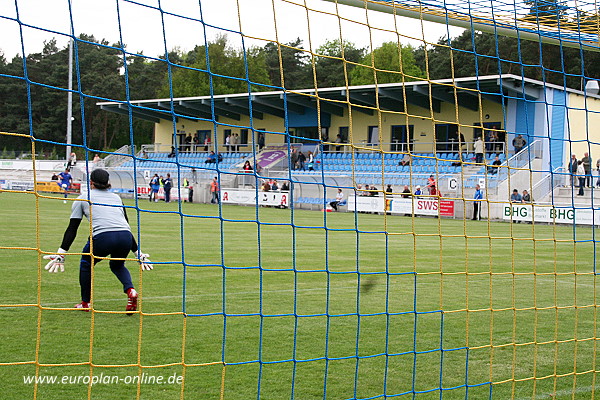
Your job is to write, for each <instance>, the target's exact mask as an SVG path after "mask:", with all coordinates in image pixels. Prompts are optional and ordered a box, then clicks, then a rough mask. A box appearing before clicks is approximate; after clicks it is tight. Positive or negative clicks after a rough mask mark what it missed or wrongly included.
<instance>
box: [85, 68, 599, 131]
mask: <svg viewBox="0 0 600 400" xmlns="http://www.w3.org/2000/svg"><path fill="white" fill-rule="evenodd" d="M543 87H552V88H555V89H559V90H565V88H563V87H559V86H554V85H549V84H544V83H543V82H540V81H536V80H533V79H528V78H521V77H519V76H516V75H510V74H507V75H492V76H480V77H469V78H456V79H442V80H436V81H415V82H405V83H387V84H378V85H363V86H349V87H334V88H324V89H320V88H319V89H316V90H315V89H303V90H280V91H270V92H253V93H238V94H226V95H215V96H198V97H181V98H173V99H169V98H166V99H152V100H132V101H129V102H127V101H119V102H100V103H97V105H99V106H100V108H101V109H102V110H106V111H110V112H114V113H119V114H125V115H129V113H130V112H131V115H132V117H134V118H140V119H144V120H147V121H152V122H155V123H158V122H160V120H169V121H172V120H173V118H175V119H176V120H178V119H179V118H184V119H192V120H198V119H200V120H218V119H219V117H226V118H231V119H233V120H240V119H241V116H242V115H245V116H249V115H250V114H252V117H253V118H256V119H263V118H264V116H265V114H267V115H268V114H270V115H274V116H277V117H279V118H285V117H286V111H290V112H294V113H297V114H304V112H305V111H306V109H313V110H317V109H318V110H320V111H321V113H328V114H330V115H337V116H343V115H344V111H345V110H347V109H348V107H352V111H353V112H359V113H363V114H368V115H374V113H375V112H376V111H377V110H378V109H381V110H384V111H395V112H404V111H405V109H406V107H405V106H406V104H411V105H416V106H419V107H423V108H425V109H430V108H431V109H432V110H433V111H434V112H440V109H441V104H442V103H444V102H446V103H452V104H455V103H456V102H458V105H459V106H461V107H465V108H467V109H471V110H474V111H477V110H478V109H479V104H480V97H481V100H489V101H494V102H497V103H501V104H502V103H503V102H505V101H506V100H507V99H509V98H513V99H522V100H530V101H535V100H539V99H540V98H541V96H543V94H542V91H541V89H542V88H543ZM567 91H570V92H576V93H579V94H583V92H580V91H576V90H571V89H567ZM594 97H596V96H594ZM346 115H347V114H346Z"/></svg>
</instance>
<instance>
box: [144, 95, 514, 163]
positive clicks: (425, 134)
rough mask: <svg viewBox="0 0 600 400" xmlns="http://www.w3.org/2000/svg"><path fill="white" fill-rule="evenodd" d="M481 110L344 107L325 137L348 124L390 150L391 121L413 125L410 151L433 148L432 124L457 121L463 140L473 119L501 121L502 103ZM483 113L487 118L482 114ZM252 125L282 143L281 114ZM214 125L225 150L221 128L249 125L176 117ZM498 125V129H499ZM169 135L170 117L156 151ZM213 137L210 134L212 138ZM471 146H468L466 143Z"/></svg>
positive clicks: (359, 143) (355, 136) (184, 126)
mask: <svg viewBox="0 0 600 400" xmlns="http://www.w3.org/2000/svg"><path fill="white" fill-rule="evenodd" d="M482 105H483V109H482V111H481V112H480V111H473V110H469V109H466V108H463V107H459V109H458V121H457V115H456V110H455V107H454V105H453V104H450V103H442V106H441V112H440V113H435V114H434V116H433V119H432V117H431V112H430V110H429V109H425V108H421V107H418V106H414V105H409V106H408V109H407V113H394V112H390V111H385V110H382V111H381V112H380V113H377V112H374V113H373V115H367V114H365V113H362V112H360V111H357V110H355V109H353V110H352V113H350V112H349V111H348V109H345V110H344V115H343V116H336V115H332V116H331V125H330V127H329V140H330V141H331V142H335V139H336V137H337V134H338V132H339V128H340V127H348V128H349V137H348V141H349V142H350V143H351V144H352V145H354V146H356V147H358V148H359V149H360V148H363V147H365V148H367V147H368V148H369V149H379V150H383V151H390V150H391V146H390V142H391V127H392V126H394V125H414V136H413V139H414V148H413V151H414V152H425V153H431V152H435V146H434V145H433V143H434V141H435V140H434V139H435V135H434V133H435V125H436V124H455V123H457V122H458V124H459V131H460V132H462V133H463V134H464V136H465V140H466V141H467V142H472V141H473V132H474V126H475V123H481V122H484V123H485V122H494V121H503V120H504V117H503V115H502V106H501V105H500V104H498V103H495V102H490V101H483V103H482ZM486 116H487V118H486ZM253 123H254V127H255V128H256V129H260V130H263V129H264V130H267V131H270V132H273V133H271V134H267V135H266V138H265V142H266V144H267V145H269V144H270V145H273V144H283V143H285V134H284V133H285V128H284V120H283V119H282V118H279V117H276V116H273V115H269V114H266V113H265V114H264V118H263V119H262V120H261V119H258V118H253ZM215 125H216V129H217V141H218V144H219V147H218V150H219V151H227V149H226V148H225V146H224V131H225V130H226V129H230V130H231V132H232V133H233V134H235V133H237V134H238V135H239V134H240V131H241V130H242V129H249V128H248V127H249V126H250V118H249V117H248V116H243V115H242V116H241V119H240V121H236V120H232V119H228V118H224V117H219V121H218V123H216V124H215V123H213V122H210V121H192V120H186V119H182V118H180V119H179V121H178V122H177V125H176V129H177V130H179V131H185V132H186V133H189V134H192V136H193V134H194V133H195V132H196V131H197V130H210V131H212V132H214V129H215ZM369 126H380V128H381V129H380V132H379V143H380V145H379V146H376V147H373V146H367V140H368V132H369ZM503 128H504V126H501V127H500V129H503ZM179 133H181V132H179ZM172 137H173V124H172V122H171V121H166V120H165V121H161V122H160V123H158V124H156V127H155V145H156V146H157V150H158V151H163V152H165V151H170V149H171V143H172ZM214 139H215V138H214V137H213V140H214ZM251 141H252V136H251V132H249V133H248V142H251ZM240 150H241V151H251V148H250V147H240ZM469 150H471V147H469Z"/></svg>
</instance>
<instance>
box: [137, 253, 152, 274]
mask: <svg viewBox="0 0 600 400" xmlns="http://www.w3.org/2000/svg"><path fill="white" fill-rule="evenodd" d="M135 255H136V256H137V258H138V259H139V261H140V266H141V267H142V271H150V270H152V269H154V266H153V265H152V263H151V261H150V256H149V255H148V254H145V253H142V252H141V250H138V251H136V253H135Z"/></svg>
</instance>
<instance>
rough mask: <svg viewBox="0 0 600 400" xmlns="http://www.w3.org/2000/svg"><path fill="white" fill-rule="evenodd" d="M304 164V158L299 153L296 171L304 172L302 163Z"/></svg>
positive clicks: (302, 154)
mask: <svg viewBox="0 0 600 400" xmlns="http://www.w3.org/2000/svg"><path fill="white" fill-rule="evenodd" d="M305 162H306V156H305V155H304V153H302V152H301V151H299V152H298V169H299V170H300V169H301V170H302V171H306V169H304V163H305Z"/></svg>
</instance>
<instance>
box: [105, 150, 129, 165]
mask: <svg viewBox="0 0 600 400" xmlns="http://www.w3.org/2000/svg"><path fill="white" fill-rule="evenodd" d="M124 154H131V147H129V145H125V146H121V147H120V148H118V149H117V150H115V151H114V152H113V154H109V155H108V156H106V157H104V166H106V167H109V168H113V167H118V166H119V165H121V164H123V163H124V162H126V161H130V160H131V156H125V155H124Z"/></svg>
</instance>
